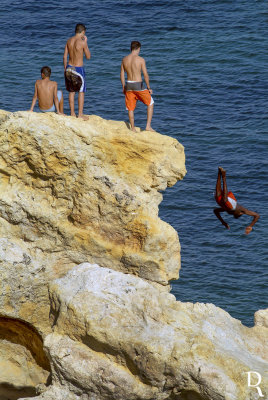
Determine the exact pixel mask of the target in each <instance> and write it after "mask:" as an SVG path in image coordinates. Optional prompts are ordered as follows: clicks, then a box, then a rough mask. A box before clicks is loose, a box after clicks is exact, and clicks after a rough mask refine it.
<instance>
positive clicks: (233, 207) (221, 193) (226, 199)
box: [214, 167, 260, 235]
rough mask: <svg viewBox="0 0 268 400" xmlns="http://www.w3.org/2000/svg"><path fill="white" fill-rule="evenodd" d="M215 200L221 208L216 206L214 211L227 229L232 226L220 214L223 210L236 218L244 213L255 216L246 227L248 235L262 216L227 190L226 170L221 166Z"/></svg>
mask: <svg viewBox="0 0 268 400" xmlns="http://www.w3.org/2000/svg"><path fill="white" fill-rule="evenodd" d="M221 178H222V185H223V187H222V188H221ZM215 200H216V202H217V203H218V204H219V206H220V207H221V208H215V209H214V213H215V215H216V217H217V218H218V219H219V220H220V221H221V223H222V225H224V226H225V228H227V229H230V227H229V225H228V224H227V223H226V222H225V221H224V220H223V219H222V217H221V215H220V213H221V212H227V213H228V214H230V215H233V216H234V218H240V217H241V215H243V214H246V215H250V216H251V217H253V220H252V222H251V224H249V226H247V227H246V229H245V234H246V235H248V234H249V233H250V232H251V231H252V227H253V225H254V224H255V223H256V222H257V221H258V219H259V218H260V216H259V214H258V213H256V212H254V211H250V210H247V209H246V208H244V207H242V206H241V205H240V204H238V203H237V201H236V198H235V196H234V195H233V193H232V192H228V191H227V183H226V171H225V170H224V169H223V168H221V167H219V171H218V178H217V182H216V192H215Z"/></svg>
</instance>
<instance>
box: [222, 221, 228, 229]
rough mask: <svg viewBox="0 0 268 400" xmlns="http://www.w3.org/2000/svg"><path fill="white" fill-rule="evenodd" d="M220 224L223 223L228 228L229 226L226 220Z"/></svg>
mask: <svg viewBox="0 0 268 400" xmlns="http://www.w3.org/2000/svg"><path fill="white" fill-rule="evenodd" d="M222 225H224V226H225V228H227V229H230V226H229V225H228V224H227V222H224V223H223V224H222Z"/></svg>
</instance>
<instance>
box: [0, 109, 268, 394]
mask: <svg viewBox="0 0 268 400" xmlns="http://www.w3.org/2000/svg"><path fill="white" fill-rule="evenodd" d="M0 148H1V152H0V222H1V224H0V274H1V283H0V285H1V291H0V367H1V368H0V398H1V400H6V399H8V398H12V399H18V398H22V397H23V395H24V397H25V396H33V395H35V394H38V396H37V397H34V398H36V399H38V400H39V399H40V400H41V399H44V400H50V399H51V400H52V399H57V400H63V399H64V400H65V399H68V400H106V399H107V400H108V399H109V400H126V399H128V400H143V399H144V400H145V399H146V400H149V399H150V400H164V399H169V400H214V399H215V400H223V399H226V400H236V399H237V400H238V399H239V400H248V399H252V400H253V399H255V398H256V393H255V392H256V389H255V391H253V390H252V388H248V387H247V374H246V372H247V371H250V370H253V369H255V370H256V371H258V372H259V373H262V375H263V380H262V384H261V387H262V392H263V394H264V395H265V394H266V395H267V393H268V388H267V387H268V383H267V376H266V372H265V371H267V370H268V365H267V358H268V357H267V338H268V329H267V311H265V310H262V311H260V312H258V313H256V326H255V327H254V328H250V329H249V328H246V327H244V326H243V325H242V324H241V323H240V322H239V321H237V320H235V319H233V318H231V317H230V316H229V314H228V313H226V312H224V311H223V310H220V309H219V308H216V307H215V306H213V305H206V304H195V305H193V304H190V303H186V304H183V303H180V302H176V300H175V298H174V296H173V295H171V294H169V293H168V288H169V285H168V283H169V280H171V279H176V278H177V277H178V272H179V268H180V245H179V240H178V235H177V233H176V232H175V230H174V229H173V228H172V227H171V226H169V225H168V224H166V223H165V222H163V221H161V220H160V219H159V217H158V205H159V203H160V202H161V200H162V194H161V191H162V190H164V189H165V188H166V187H167V186H172V185H174V184H175V183H176V182H177V180H179V179H182V178H183V176H184V175H185V173H186V170H185V158H184V149H183V146H182V145H180V144H179V143H178V142H177V141H176V140H175V139H173V138H170V137H167V136H163V135H160V134H158V133H153V132H152V133H151V132H137V133H132V132H130V131H129V130H128V128H127V126H126V124H125V123H124V122H116V121H105V120H103V119H101V118H100V117H97V116H90V119H89V121H86V122H84V121H80V120H77V119H75V118H72V117H64V116H58V115H56V114H53V113H49V114H45V115H44V114H36V113H29V112H17V113H8V112H5V111H0ZM77 264H78V265H77ZM26 366H27V367H26ZM2 371H4V372H2ZM25 398H26V397H25ZM32 398H33V397H32ZM29 399H30V397H29Z"/></svg>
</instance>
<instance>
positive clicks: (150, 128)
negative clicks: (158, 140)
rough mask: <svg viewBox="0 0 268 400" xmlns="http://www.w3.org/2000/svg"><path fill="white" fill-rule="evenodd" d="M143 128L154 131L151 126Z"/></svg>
mask: <svg viewBox="0 0 268 400" xmlns="http://www.w3.org/2000/svg"><path fill="white" fill-rule="evenodd" d="M145 130H146V131H151V132H155V130H154V129H153V128H152V127H151V126H146V128H145Z"/></svg>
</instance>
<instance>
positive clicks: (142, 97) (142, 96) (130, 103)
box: [125, 89, 154, 111]
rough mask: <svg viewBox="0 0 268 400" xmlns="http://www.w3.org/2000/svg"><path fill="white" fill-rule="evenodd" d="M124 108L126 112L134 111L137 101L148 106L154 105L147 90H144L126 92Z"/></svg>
mask: <svg viewBox="0 0 268 400" xmlns="http://www.w3.org/2000/svg"><path fill="white" fill-rule="evenodd" d="M125 100H126V108H127V109H128V111H134V110H135V108H136V104H137V100H139V101H141V102H142V103H144V104H146V106H150V105H151V104H153V103H154V101H153V98H152V96H151V94H150V92H149V90H148V89H146V90H137V91H136V90H128V91H126V93H125Z"/></svg>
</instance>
